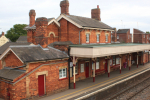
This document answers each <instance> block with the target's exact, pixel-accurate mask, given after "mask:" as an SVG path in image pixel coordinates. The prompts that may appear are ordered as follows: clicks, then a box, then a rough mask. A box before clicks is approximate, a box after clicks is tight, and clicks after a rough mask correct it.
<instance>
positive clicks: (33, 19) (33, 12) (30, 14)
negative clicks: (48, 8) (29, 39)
mask: <svg viewBox="0 0 150 100" xmlns="http://www.w3.org/2000/svg"><path fill="white" fill-rule="evenodd" d="M35 16H36V13H35V10H34V9H31V10H30V12H29V17H30V21H29V26H30V27H31V26H33V25H34V24H35Z"/></svg>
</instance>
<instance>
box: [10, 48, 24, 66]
mask: <svg viewBox="0 0 150 100" xmlns="http://www.w3.org/2000/svg"><path fill="white" fill-rule="evenodd" d="M10 49H11V48H10ZM11 51H12V52H13V53H14V54H15V52H14V51H13V50H12V49H11ZM15 55H16V54H15ZM16 57H17V58H18V59H19V60H20V61H21V62H22V63H24V62H23V61H22V60H21V59H20V58H19V57H18V56H17V55H16Z"/></svg>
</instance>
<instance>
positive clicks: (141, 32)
mask: <svg viewBox="0 0 150 100" xmlns="http://www.w3.org/2000/svg"><path fill="white" fill-rule="evenodd" d="M134 29H135V28H134ZM135 30H137V31H139V32H140V34H146V33H145V32H143V31H141V30H139V29H135Z"/></svg>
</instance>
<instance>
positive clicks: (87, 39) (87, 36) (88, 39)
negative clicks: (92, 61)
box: [86, 33, 90, 43]
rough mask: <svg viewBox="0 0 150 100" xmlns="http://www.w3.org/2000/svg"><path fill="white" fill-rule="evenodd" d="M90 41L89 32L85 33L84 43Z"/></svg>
mask: <svg viewBox="0 0 150 100" xmlns="http://www.w3.org/2000/svg"><path fill="white" fill-rule="evenodd" d="M89 42H90V34H88V33H87V34H86V43H89Z"/></svg>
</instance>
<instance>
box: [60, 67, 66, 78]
mask: <svg viewBox="0 0 150 100" xmlns="http://www.w3.org/2000/svg"><path fill="white" fill-rule="evenodd" d="M60 70H61V72H60ZM64 73H65V74H64ZM60 74H61V75H62V76H61V75H60ZM66 77H67V68H63V69H59V79H63V78H66Z"/></svg>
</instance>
